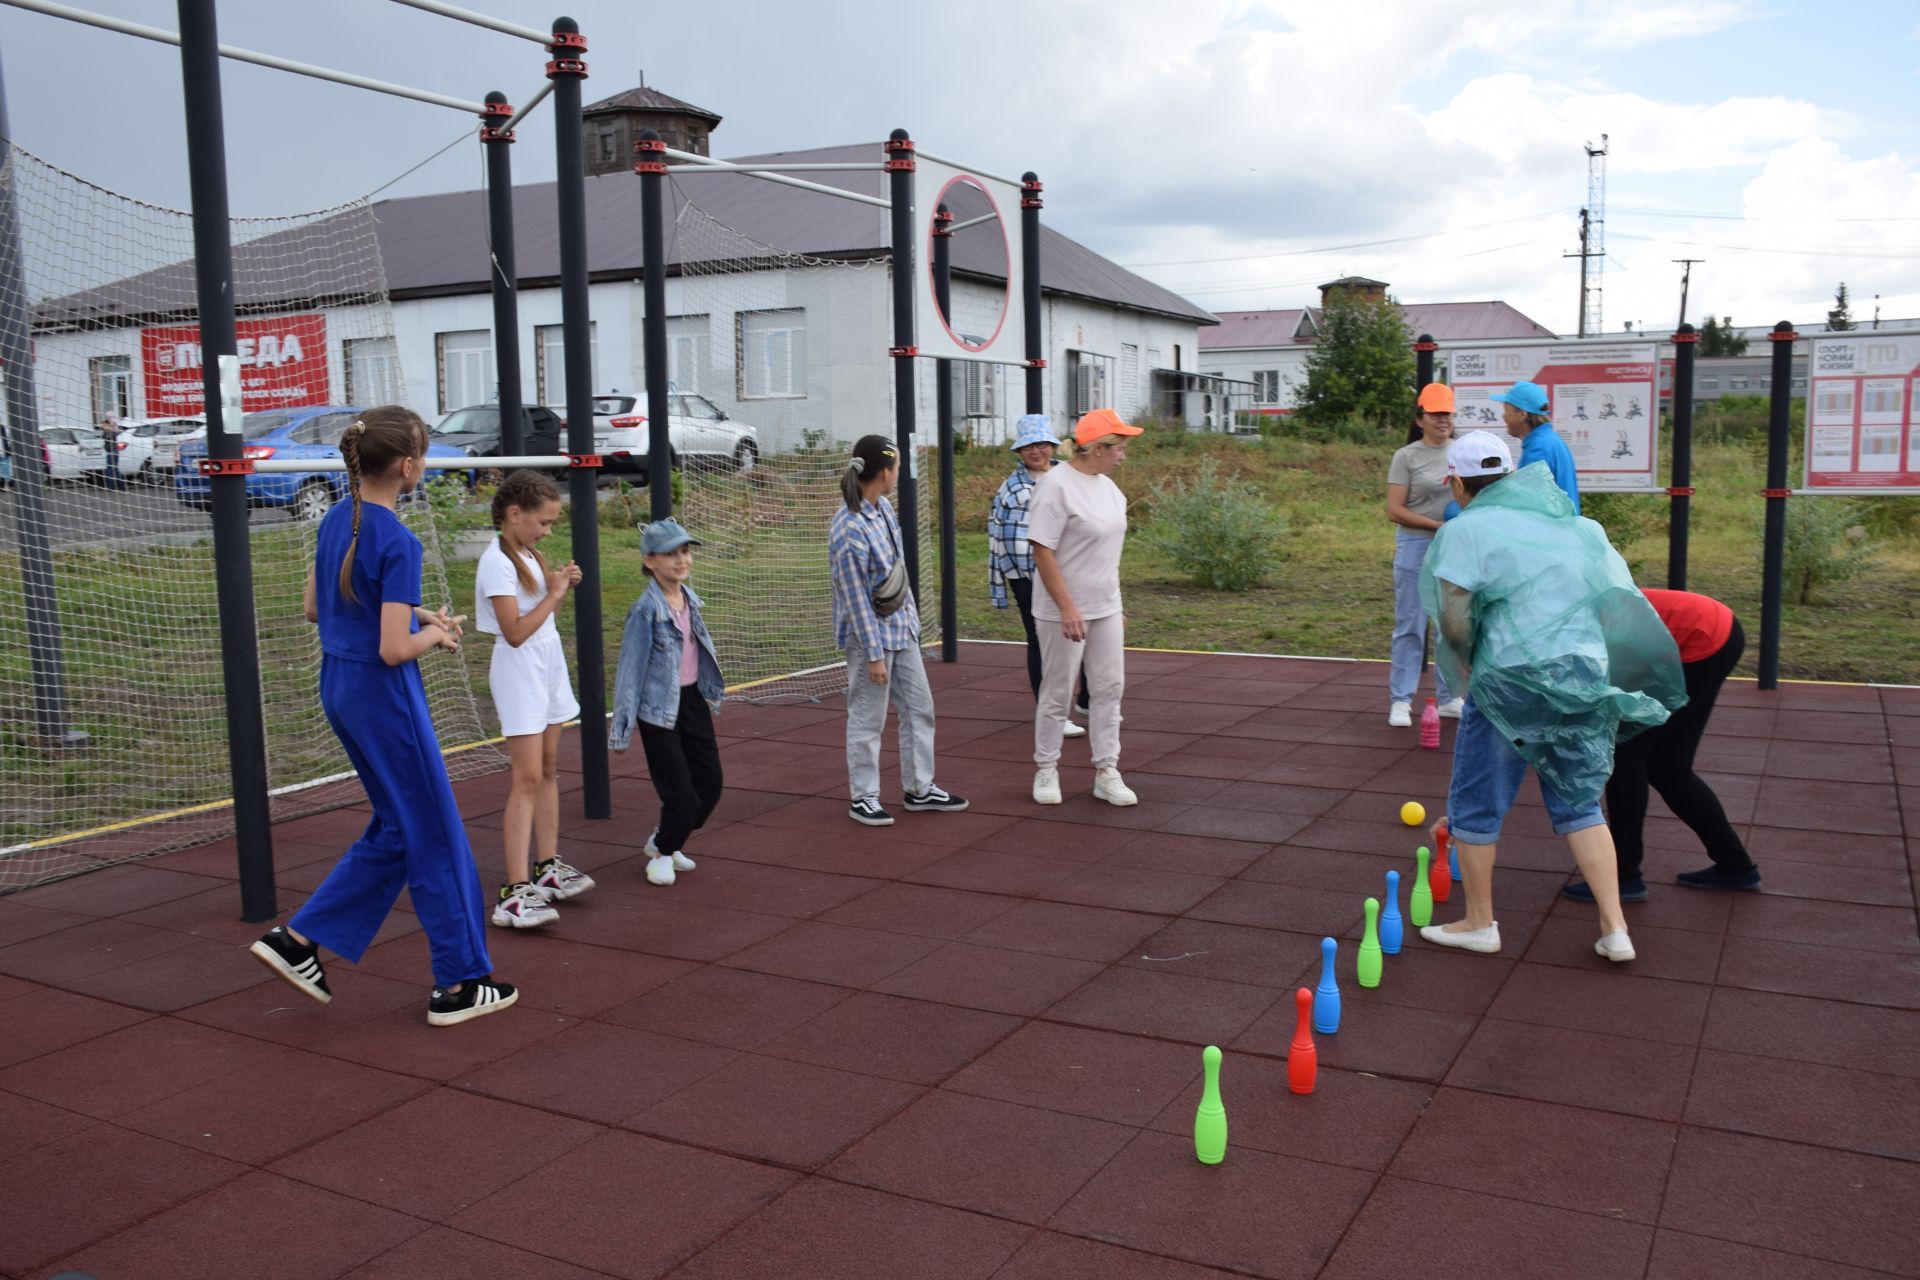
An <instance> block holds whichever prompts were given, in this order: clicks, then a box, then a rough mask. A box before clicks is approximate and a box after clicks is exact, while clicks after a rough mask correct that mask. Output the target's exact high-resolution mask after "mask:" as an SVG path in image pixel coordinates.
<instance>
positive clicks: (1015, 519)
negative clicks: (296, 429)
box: [987, 463, 1035, 609]
mask: <svg viewBox="0 0 1920 1280" xmlns="http://www.w3.org/2000/svg"><path fill="white" fill-rule="evenodd" d="M1034 483H1035V481H1034V478H1033V472H1031V471H1029V470H1027V468H1026V465H1025V464H1024V463H1022V464H1021V465H1020V466H1017V467H1015V468H1014V469H1013V474H1012V475H1010V476H1008V477H1007V478H1006V480H1005V481H1004V482H1003V483H1002V484H1001V485H1000V492H998V493H996V494H994V495H993V511H992V512H991V513H990V514H989V515H988V516H987V586H988V587H989V588H990V589H991V590H992V591H993V606H994V608H996V609H1004V608H1006V607H1007V579H1008V578H1031V577H1032V576H1033V548H1032V547H1031V546H1030V545H1028V543H1027V505H1028V504H1029V503H1031V502H1032V501H1033V486H1034Z"/></svg>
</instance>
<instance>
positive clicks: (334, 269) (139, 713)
mask: <svg viewBox="0 0 1920 1280" xmlns="http://www.w3.org/2000/svg"><path fill="white" fill-rule="evenodd" d="M0 199H4V200H7V201H10V202H11V203H12V206H13V209H14V211H15V214H16V215H17V218H18V222H19V227H20V243H21V252H20V256H19V259H18V260H17V261H14V262H4V261H0V287H4V282H12V283H13V285H14V286H15V287H17V288H18V289H19V290H20V291H21V296H20V297H19V299H18V301H19V302H20V303H21V305H23V306H25V307H27V308H28V309H29V312H30V316H31V330H32V357H31V362H30V368H29V369H28V370H24V371H22V373H21V374H14V373H13V371H12V370H9V371H8V372H9V374H12V375H13V376H15V377H16V378H20V377H22V376H23V375H30V377H31V381H32V387H31V401H32V406H33V413H32V414H31V415H30V417H31V420H28V421H22V422H18V423H15V422H11V421H9V422H7V423H6V424H5V425H6V428H7V430H6V439H7V440H8V441H9V442H10V445H11V447H10V448H9V450H8V454H9V456H8V457H7V458H6V461H5V463H4V464H0V470H3V471H4V476H3V477H0V478H3V479H4V481H5V485H6V487H5V490H4V493H0V618H5V619H6V620H7V625H5V626H4V627H0V892H5V891H7V890H10V889H17V888H21V887H24V886H26V885H30V884H34V883H38V882H40V881H43V880H46V879H50V878H55V877H59V876H63V875H67V874H71V873H73V872H76V871H79V870H84V869H87V868H89V867H92V866H96V865H99V864H101V863H104V862H112V861H117V860H121V859H125V858H130V857H137V856H141V855H145V854H151V853H156V852H160V851H162V850H165V849H170V848H178V847H181V846H184V845H189V844H195V843H200V842H203V841H206V840H209V839H213V838H216V837H218V836H219V835H221V834H224V833H226V832H228V831H230V830H231V825H232V822H231V813H230V808H229V805H230V801H231V786H230V780H229V772H228V756H227V726H226V710H225V701H224V699H225V691H224V688H223V683H222V676H221V656H220V643H219V620H218V617H217V610H216V604H215V588H214V582H215V577H216V575H217V574H219V573H221V572H223V571H225V570H224V567H223V566H221V565H220V564H218V563H217V561H216V558H215V555H214V549H213V541H212V531H211V520H210V517H209V515H208V514H207V510H206V506H207V496H208V489H207V482H206V480H205V479H203V478H202V477H201V476H200V475H199V472H198V469H197V466H196V465H195V464H196V460H197V458H198V457H200V456H204V454H205V450H206V425H205V421H204V417H203V414H202V403H201V373H202V369H201V365H202V359H203V355H202V346H201V341H200V331H199V327H198V315H197V311H196V300H195V275H194V265H193V228H192V220H191V218H190V216H189V215H188V214H186V213H183V212H180V211H177V210H172V209H165V208H160V207H157V206H155V205H152V204H149V203H146V202H143V201H140V200H136V199H133V198H130V197H128V196H124V195H120V194H118V193H115V192H112V191H109V190H106V189H104V188H102V187H100V186H97V185H95V184H93V183H90V182H88V181H86V180H85V179H83V178H80V177H77V176H75V175H73V174H71V173H67V172H65V171H63V170H61V169H59V168H57V167H55V166H53V165H51V164H49V163H47V162H45V161H43V160H41V159H39V158H37V157H35V156H33V155H32V154H30V153H28V152H25V151H22V150H21V149H20V148H18V147H17V146H14V147H10V148H8V150H7V160H6V163H5V165H4V168H3V169H0ZM232 239H233V244H234V301H235V307H236V311H237V312H238V316H239V326H238V338H239V343H238V345H239V356H240V362H241V365H242V370H243V375H244V405H245V410H246V414H245V419H244V423H245V425H244V433H245V442H246V448H247V450H248V452H249V453H250V454H252V455H254V456H258V457H267V456H273V455H275V454H278V455H279V456H281V457H299V456H303V452H302V451H303V450H304V451H306V452H309V453H318V452H320V451H322V450H323V449H324V447H325V446H327V445H331V444H333V443H334V442H336V441H337V440H338V438H339V435H340V432H341V430H342V429H343V428H344V427H345V426H346V425H347V424H348V423H350V422H351V421H352V416H353V413H354V411H355V410H356V409H357V408H360V407H365V406H371V405H375V404H382V403H393V402H397V401H401V400H402V399H403V388H404V386H405V383H404V382H403V380H402V379H401V377H400V369H399V362H398V359H397V355H396V348H395V343H394V336H393V317H392V313H391V310H390V307H389V305H388V296H387V286H386V277H385V271H384V268H383V266H382V263H381V256H380V244H379V240H378V237H377V234H376V226H375V221H374V217H373V214H372V212H371V209H370V207H369V205H368V204H367V202H366V201H364V200H362V201H357V202H354V203H350V204H346V205H342V206H339V207H337V208H332V209H324V210H320V211H317V212H314V213H309V214H304V215H300V216H291V217H275V218H239V219H235V220H234V221H233V224H232ZM0 255H8V250H7V248H6V246H5V245H4V244H0ZM8 256H10V255H8ZM20 389H21V390H26V388H25V386H24V382H23V383H22V384H21V387H20ZM22 416H23V417H24V416H26V415H22ZM316 446H317V447H316ZM343 479H344V478H343V477H341V476H339V475H338V474H333V475H330V476H329V475H307V476H301V475H273V476H268V475H256V476H252V477H249V478H248V481H247V483H248V486H249V498H250V501H251V503H252V510H251V512H250V525H251V530H252V535H251V540H252V561H253V589H254V599H255V607H256V617H255V619H254V620H253V623H254V626H255V627H256V630H257V633H258V637H259V646H260V668H261V681H262V686H263V688H262V699H263V709H264V713H265V721H266V733H267V768H268V774H269V783H270V786H271V788H272V793H273V800H272V812H273V815H274V817H275V818H276V819H279V818H285V817H291V816H294V815H297V814H301V813H306V812H312V811H316V810H319V809H323V808H327V807H331V806H335V805H339V804H343V803H353V802H356V801H357V800H358V799H359V798H360V796H361V790H360V787H359V784H358V783H357V781H355V780H354V779H353V777H352V774H351V772H350V766H349V765H348V763H347V761H346V759H345V757H344V755H343V754H342V753H341V751H340V749H339V745H338V743H337V742H336V740H335V739H334V736H333V734H332V732H331V731H330V730H329V728H328V726H327V723H326V720H325V718H324V716H323V715H322V713H321V710H320V705H319V699H318V695H317V680H318V672H319V646H318V640H317V637H316V635H315V632H314V629H313V628H312V627H311V626H309V625H308V624H307V622H306V621H305V619H304V618H303V617H302V616H301V607H300V600H301V591H302V587H303V585H304V583H305V579H306V574H307V570H308V566H309V564H310V563H311V561H312V555H313V535H314V530H315V527H316V519H317V517H318V515H319V514H321V513H322V512H324V510H325V509H326V507H327V506H328V505H329V504H330V503H331V502H332V501H333V500H335V499H336V498H338V497H339V496H340V495H341V493H342V492H343ZM29 490H35V491H37V494H38V499H39V500H38V501H34V500H32V497H33V495H32V494H30V493H29ZM405 506H406V510H405V512H404V515H405V516H406V518H407V520H408V522H409V524H410V525H411V526H412V527H413V528H414V530H415V531H416V532H417V533H419V534H420V536H421V539H422V541H423V542H424V543H425V544H426V547H427V557H426V565H427V568H426V573H427V585H426V591H427V595H428V598H429V600H430V601H444V600H449V599H453V598H455V597H454V596H453V595H452V594H450V593H449V591H448V582H447V573H446V567H445V564H444V561H443V559H442V556H441V548H440V539H439V538H438V537H437V536H436V533H435V527H434V513H433V510H432V508H431V506H430V505H429V504H427V503H424V502H418V503H407V504H405ZM42 549H44V555H42V554H41V550H42ZM421 666H422V674H423V675H424V676H425V678H426V683H427V690H428V697H429V701H430V702H431V704H432V709H433V715H434V720H435V722H436V724H437V725H438V727H439V731H440V735H441V741H442V744H443V746H445V747H447V748H449V754H448V766H449V769H450V771H451V772H452V773H453V774H454V776H455V777H464V776H470V775H473V774H476V773H481V772H486V771H488V770H491V769H494V768H497V767H499V764H500V760H501V757H500V756H499V753H498V752H497V751H495V750H494V749H492V748H490V747H481V748H478V749H474V750H464V751H463V750H456V749H455V748H458V747H461V746H462V745H464V744H469V743H476V742H479V741H480V740H481V739H482V738H483V736H484V734H483V731H482V724H483V721H482V719H481V717H480V714H479V712H478V709H477V707H476V705H475V698H474V693H473V689H472V687H471V685H470V684H469V682H468V680H467V678H466V675H465V672H464V671H463V669H462V667H461V665H460V664H459V663H458V662H457V661H456V660H452V659H445V658H441V657H439V656H436V657H435V658H430V659H429V660H427V661H425V662H423V663H422V664H421Z"/></svg>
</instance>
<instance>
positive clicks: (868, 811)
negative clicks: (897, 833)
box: [847, 800, 912, 827]
mask: <svg viewBox="0 0 1920 1280" xmlns="http://www.w3.org/2000/svg"><path fill="white" fill-rule="evenodd" d="M908 807H909V808H911V807H912V806H908ZM847 816H848V817H849V818H852V819H853V820H854V821H855V822H857V823H859V824H860V825H862V826H866V827H890V826H892V825H893V815H892V814H890V813H888V812H887V811H886V810H885V809H882V808H881V807H880V802H879V801H878V800H855V801H854V802H853V803H852V804H850V805H848V806H847Z"/></svg>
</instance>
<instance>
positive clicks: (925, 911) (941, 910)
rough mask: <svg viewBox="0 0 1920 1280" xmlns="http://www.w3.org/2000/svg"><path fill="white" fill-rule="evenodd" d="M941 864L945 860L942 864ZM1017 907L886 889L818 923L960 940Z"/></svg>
mask: <svg viewBox="0 0 1920 1280" xmlns="http://www.w3.org/2000/svg"><path fill="white" fill-rule="evenodd" d="M942 861H944V859H942ZM1018 905H1020V904H1019V900H1018V899H1016V898H1012V897H1007V896H1004V895H1001V894H989V893H969V892H967V891H966V890H964V889H940V888H935V887H933V886H931V885H924V884H889V885H883V886H882V887H880V888H878V889H875V890H874V891H873V892H871V893H868V894H864V895H863V896H861V897H859V898H856V899H855V900H853V901H852V902H849V903H847V904H845V905H844V906H840V907H836V908H834V909H833V910H832V911H829V912H827V913H826V914H825V915H823V916H821V917H820V920H821V923H823V924H834V925H850V926H852V927H854V928H858V929H875V930H884V931H886V932H889V933H908V934H912V935H914V936H915V937H921V938H944V939H949V940H951V939H953V938H961V937H965V936H966V935H967V933H968V932H969V931H971V930H973V929H977V928H978V927H980V926H981V925H983V924H986V923H987V922H988V921H990V920H993V919H995V918H997V917H999V916H1003V915H1005V914H1006V913H1007V912H1008V911H1010V910H1012V909H1013V908H1014V907H1016V906H1018Z"/></svg>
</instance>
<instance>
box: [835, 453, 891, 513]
mask: <svg viewBox="0 0 1920 1280" xmlns="http://www.w3.org/2000/svg"><path fill="white" fill-rule="evenodd" d="M899 465H900V453H899V451H898V450H897V449H895V448H894V447H893V442H892V441H891V440H889V439H887V438H886V437H885V436H861V437H860V439H859V440H858V441H856V442H855V443H854V446H853V457H852V458H850V459H848V461H847V469H846V470H845V471H842V472H841V473H840V497H841V498H842V499H843V500H844V501H845V502H846V504H847V510H849V511H858V510H859V509H860V486H861V485H863V484H865V483H867V482H868V481H870V480H872V479H874V478H875V477H876V476H878V475H879V474H880V473H881V472H883V471H886V470H889V469H890V468H893V467H897V466H899Z"/></svg>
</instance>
